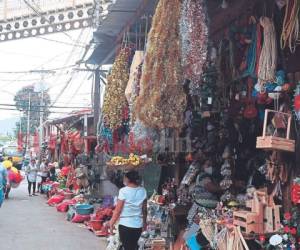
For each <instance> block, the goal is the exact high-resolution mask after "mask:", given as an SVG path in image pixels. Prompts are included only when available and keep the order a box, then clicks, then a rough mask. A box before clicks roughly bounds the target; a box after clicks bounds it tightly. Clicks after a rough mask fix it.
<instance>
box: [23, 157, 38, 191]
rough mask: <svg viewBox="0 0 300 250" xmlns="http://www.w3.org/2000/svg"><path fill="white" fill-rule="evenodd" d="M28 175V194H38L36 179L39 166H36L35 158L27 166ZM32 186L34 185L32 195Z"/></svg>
mask: <svg viewBox="0 0 300 250" xmlns="http://www.w3.org/2000/svg"><path fill="white" fill-rule="evenodd" d="M25 171H26V175H27V181H28V194H29V196H32V195H34V196H36V194H35V189H36V179H37V172H38V168H37V166H36V161H35V159H32V160H31V162H30V164H29V165H28V166H27V167H26V170H25ZM31 187H32V191H33V192H32V195H31Z"/></svg>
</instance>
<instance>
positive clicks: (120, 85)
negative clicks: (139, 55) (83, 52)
mask: <svg viewBox="0 0 300 250" xmlns="http://www.w3.org/2000/svg"><path fill="white" fill-rule="evenodd" d="M129 57H130V49H128V48H123V49H122V50H121V51H120V53H119V55H118V56H117V58H116V60H115V63H114V65H113V67H112V70H111V73H110V75H109V76H108V78H107V87H106V90H105V96H104V102H103V114H104V115H105V116H106V117H107V119H108V124H109V127H110V128H111V129H116V128H118V127H120V126H121V125H122V122H123V120H124V117H123V113H124V112H123V111H124V108H125V107H126V106H128V103H127V100H126V96H125V89H126V86H127V83H128V79H129Z"/></svg>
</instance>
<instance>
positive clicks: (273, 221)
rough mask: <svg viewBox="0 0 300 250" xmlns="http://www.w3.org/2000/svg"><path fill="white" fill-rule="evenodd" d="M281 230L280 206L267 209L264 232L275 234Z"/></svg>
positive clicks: (265, 210)
mask: <svg viewBox="0 0 300 250" xmlns="http://www.w3.org/2000/svg"><path fill="white" fill-rule="evenodd" d="M279 229H280V206H277V205H275V206H272V207H265V209H264V232H265V233H274V232H278V231H279Z"/></svg>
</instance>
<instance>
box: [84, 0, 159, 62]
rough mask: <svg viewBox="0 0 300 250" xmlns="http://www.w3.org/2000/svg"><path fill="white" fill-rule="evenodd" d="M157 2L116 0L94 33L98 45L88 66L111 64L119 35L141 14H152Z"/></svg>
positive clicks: (155, 0) (149, 0)
mask: <svg viewBox="0 0 300 250" xmlns="http://www.w3.org/2000/svg"><path fill="white" fill-rule="evenodd" d="M156 4H157V0H117V1H116V3H115V4H113V5H112V6H111V7H110V8H109V14H108V16H107V18H106V19H105V20H104V21H103V23H102V25H101V26H100V27H99V29H98V31H96V32H95V33H94V40H95V41H96V42H97V43H99V45H98V46H97V48H96V49H95V50H94V52H93V53H92V55H91V57H90V58H89V59H88V61H87V63H88V64H97V65H101V64H111V63H112V62H113V59H114V57H115V52H116V48H118V43H119V42H120V35H122V33H123V31H124V29H125V28H126V27H128V26H130V24H134V23H135V22H136V21H137V19H138V18H139V17H140V16H141V15H143V14H153V12H154V9H155V6H156Z"/></svg>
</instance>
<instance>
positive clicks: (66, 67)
mask: <svg viewBox="0 0 300 250" xmlns="http://www.w3.org/2000/svg"><path fill="white" fill-rule="evenodd" d="M75 66H77V65H76V64H72V65H67V66H62V67H58V68H52V69H45V71H58V70H62V69H69V68H72V67H75ZM33 71H34V70H27V71H0V74H32V73H33Z"/></svg>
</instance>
